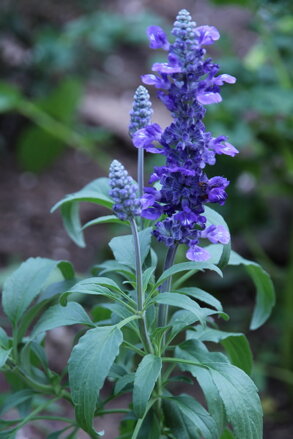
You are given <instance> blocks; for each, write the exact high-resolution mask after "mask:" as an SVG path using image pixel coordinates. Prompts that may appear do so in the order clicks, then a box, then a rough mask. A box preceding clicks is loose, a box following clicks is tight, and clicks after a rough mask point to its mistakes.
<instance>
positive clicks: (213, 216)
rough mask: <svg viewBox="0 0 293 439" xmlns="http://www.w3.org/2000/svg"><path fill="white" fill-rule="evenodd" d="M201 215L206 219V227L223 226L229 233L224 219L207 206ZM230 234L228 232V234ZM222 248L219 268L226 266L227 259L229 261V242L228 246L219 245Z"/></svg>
mask: <svg viewBox="0 0 293 439" xmlns="http://www.w3.org/2000/svg"><path fill="white" fill-rule="evenodd" d="M203 215H204V216H205V217H206V219H207V226H210V225H215V226H224V227H225V229H227V230H228V232H229V227H228V225H227V223H226V221H225V220H224V218H223V217H222V216H221V215H220V214H219V213H218V212H216V211H215V210H214V209H211V208H210V207H208V206H205V207H204V213H203ZM229 233H230V232H229ZM221 247H222V253H221V256H220V259H219V262H218V264H217V265H218V266H219V267H220V268H223V267H225V265H227V264H228V262H229V259H230V253H231V241H230V242H228V244H224V245H223V244H221Z"/></svg>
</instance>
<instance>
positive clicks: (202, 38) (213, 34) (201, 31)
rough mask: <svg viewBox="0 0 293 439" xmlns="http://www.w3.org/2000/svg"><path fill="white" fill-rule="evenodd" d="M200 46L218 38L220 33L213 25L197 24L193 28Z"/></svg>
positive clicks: (211, 42) (212, 42)
mask: <svg viewBox="0 0 293 439" xmlns="http://www.w3.org/2000/svg"><path fill="white" fill-rule="evenodd" d="M195 32H196V34H197V35H198V43H199V45H200V46H207V45H209V44H214V42H215V41H217V40H218V39H219V38H220V33H219V31H218V29H217V28H215V27H214V26H199V27H197V28H196V29H195Z"/></svg>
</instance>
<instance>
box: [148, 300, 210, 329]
mask: <svg viewBox="0 0 293 439" xmlns="http://www.w3.org/2000/svg"><path fill="white" fill-rule="evenodd" d="M155 301H156V302H157V303H161V304H163V305H171V306H176V307H177V308H182V309H185V310H186V311H189V312H191V313H192V314H194V315H195V317H196V318H197V320H199V321H200V323H201V324H202V325H203V324H204V323H205V317H206V314H205V313H204V312H203V310H202V308H201V307H200V306H199V305H198V304H197V303H196V302H195V301H194V300H192V299H190V298H189V297H187V296H184V295H183V294H179V293H160V294H158V295H157V296H156V298H155Z"/></svg>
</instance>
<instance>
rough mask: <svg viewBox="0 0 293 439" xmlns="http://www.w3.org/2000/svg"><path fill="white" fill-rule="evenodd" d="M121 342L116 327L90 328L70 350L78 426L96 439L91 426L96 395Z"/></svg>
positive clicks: (69, 371)
mask: <svg viewBox="0 0 293 439" xmlns="http://www.w3.org/2000/svg"><path fill="white" fill-rule="evenodd" d="M122 341H123V336H122V332H121V330H120V329H119V328H117V327H116V326H104V327H99V328H95V329H90V330H89V331H87V332H86V334H85V335H83V336H82V337H81V338H80V339H79V342H78V344H77V345H76V346H75V347H74V348H73V351H72V353H71V355H70V359H69V363H68V373H69V384H70V389H71V394H72V399H73V402H74V405H75V413H76V419H77V422H78V425H79V426H80V427H81V428H83V429H84V430H85V431H86V432H87V433H89V434H90V435H92V437H98V433H97V432H96V431H95V430H94V428H93V426H92V423H93V417H94V413H95V410H96V404H97V399H98V395H99V392H100V390H101V388H102V386H103V384H104V381H105V379H106V377H107V375H108V373H109V371H110V369H111V366H112V364H113V362H114V360H115V358H116V356H117V355H118V352H119V346H120V344H121V343H122Z"/></svg>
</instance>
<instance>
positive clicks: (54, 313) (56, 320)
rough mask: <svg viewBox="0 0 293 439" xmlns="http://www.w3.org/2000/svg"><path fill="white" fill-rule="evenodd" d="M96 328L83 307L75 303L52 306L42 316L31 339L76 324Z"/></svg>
mask: <svg viewBox="0 0 293 439" xmlns="http://www.w3.org/2000/svg"><path fill="white" fill-rule="evenodd" d="M77 323H78V324H82V325H88V326H95V325H94V323H93V322H92V321H91V319H90V318H89V316H88V315H87V313H86V312H85V310H84V309H83V307H82V306H81V305H79V304H78V303H75V302H68V303H67V305H66V306H62V305H54V306H51V307H50V308H49V309H47V311H46V312H45V313H44V314H43V315H42V317H41V319H40V320H39V321H38V323H37V324H36V326H35V327H34V329H33V332H32V335H31V337H32V338H34V337H36V336H37V335H38V334H41V333H43V332H46V331H49V330H50V329H54V328H58V327H59V326H69V325H75V324H77Z"/></svg>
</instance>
